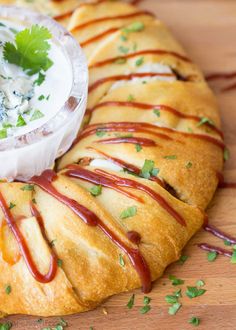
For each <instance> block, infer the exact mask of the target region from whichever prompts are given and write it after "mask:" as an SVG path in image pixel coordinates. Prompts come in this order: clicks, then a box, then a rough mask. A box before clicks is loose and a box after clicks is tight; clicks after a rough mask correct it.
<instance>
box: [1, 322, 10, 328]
mask: <svg viewBox="0 0 236 330" xmlns="http://www.w3.org/2000/svg"><path fill="white" fill-rule="evenodd" d="M11 328H12V323H10V322H7V323H0V330H10V329H11Z"/></svg>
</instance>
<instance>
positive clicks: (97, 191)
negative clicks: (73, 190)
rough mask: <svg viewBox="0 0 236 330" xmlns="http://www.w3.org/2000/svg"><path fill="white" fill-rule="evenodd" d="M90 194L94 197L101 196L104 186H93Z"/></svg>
mask: <svg viewBox="0 0 236 330" xmlns="http://www.w3.org/2000/svg"><path fill="white" fill-rule="evenodd" d="M89 191H90V194H91V195H93V196H95V197H96V196H99V195H101V193H102V186H101V185H99V186H93V187H92V188H90V190H89Z"/></svg>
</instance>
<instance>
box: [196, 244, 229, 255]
mask: <svg viewBox="0 0 236 330" xmlns="http://www.w3.org/2000/svg"><path fill="white" fill-rule="evenodd" d="M197 246H198V247H199V248H200V249H202V250H205V251H208V252H216V253H217V254H220V255H223V256H226V257H229V258H231V257H232V254H233V253H232V251H229V250H226V249H223V248H220V247H217V246H213V245H210V244H207V243H200V244H198V245H197Z"/></svg>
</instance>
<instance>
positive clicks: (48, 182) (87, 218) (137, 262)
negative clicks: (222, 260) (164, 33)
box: [30, 170, 151, 293]
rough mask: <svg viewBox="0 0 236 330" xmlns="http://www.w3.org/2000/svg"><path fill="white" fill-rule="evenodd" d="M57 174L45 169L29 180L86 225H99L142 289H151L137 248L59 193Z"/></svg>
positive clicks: (83, 208) (82, 207) (145, 264)
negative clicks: (134, 274)
mask: <svg viewBox="0 0 236 330" xmlns="http://www.w3.org/2000/svg"><path fill="white" fill-rule="evenodd" d="M56 178H57V175H56V173H55V172H53V171H52V170H46V171H45V172H43V173H42V175H41V176H34V177H33V178H32V179H31V180H30V182H31V183H33V184H36V185H38V186H39V187H40V188H41V189H43V190H44V191H46V192H47V193H48V194H50V195H52V196H53V197H54V198H56V199H57V200H58V201H60V202H61V203H63V204H64V205H66V206H67V207H69V208H70V209H71V210H72V211H73V212H74V213H75V214H76V215H77V216H79V217H80V218H81V219H82V220H83V221H84V222H85V223H86V224H87V225H89V226H93V227H99V228H100V229H101V230H102V232H103V233H104V234H105V235H106V236H107V237H109V238H110V239H111V240H112V242H114V244H116V245H117V246H118V247H119V248H120V249H121V250H123V251H124V252H125V253H126V254H127V256H128V257H129V259H130V262H131V263H132V265H133V266H134V268H135V269H136V271H137V273H138V274H139V276H140V279H141V282H142V285H143V291H144V292H145V293H148V292H149V291H150V290H151V274H150V270H149V267H148V265H147V263H146V261H145V260H144V258H143V256H142V255H141V253H140V252H139V250H138V249H134V248H131V247H129V246H127V245H126V244H125V243H123V242H122V241H121V239H120V238H119V237H118V236H117V235H116V234H115V233H113V232H112V231H111V230H110V228H108V227H107V225H105V224H104V223H103V222H102V221H101V220H100V219H99V218H98V216H97V215H96V214H95V213H93V212H92V211H90V210H89V209H87V208H86V207H85V206H83V205H80V204H79V203H78V202H77V201H75V200H73V199H71V198H69V197H67V196H65V195H63V194H61V193H60V192H59V191H58V190H57V189H56V188H55V187H54V186H53V184H52V183H53V181H54V180H56Z"/></svg>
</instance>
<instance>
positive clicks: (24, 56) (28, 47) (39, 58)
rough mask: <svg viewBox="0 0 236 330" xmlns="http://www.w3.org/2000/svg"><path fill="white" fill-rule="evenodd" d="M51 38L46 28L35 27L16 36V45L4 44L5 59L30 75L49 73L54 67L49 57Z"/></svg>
mask: <svg viewBox="0 0 236 330" xmlns="http://www.w3.org/2000/svg"><path fill="white" fill-rule="evenodd" d="M51 38H52V35H51V33H50V32H49V30H48V29H47V28H46V27H43V26H39V25H33V26H32V27H31V28H27V29H24V30H23V31H20V32H18V33H17V34H16V35H15V44H13V43H11V42H6V43H5V44H4V48H3V57H4V59H5V60H6V61H8V62H9V63H12V64H15V65H17V66H20V67H21V68H22V69H23V70H24V71H25V72H26V73H27V74H28V75H34V74H36V73H39V72H40V71H41V70H43V71H47V70H48V69H49V68H50V67H51V66H52V65H53V62H52V61H51V60H50V59H49V57H48V51H49V50H50V44H49V43H48V40H49V39H51Z"/></svg>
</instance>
